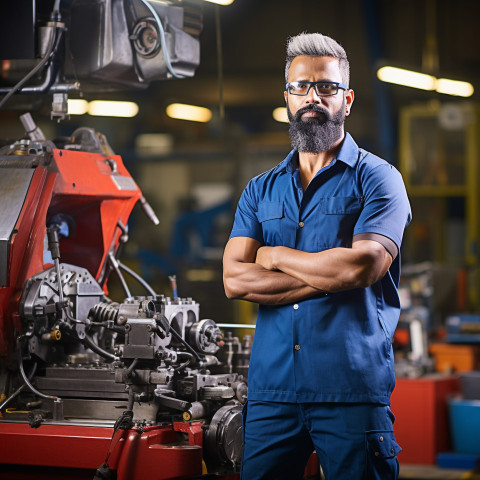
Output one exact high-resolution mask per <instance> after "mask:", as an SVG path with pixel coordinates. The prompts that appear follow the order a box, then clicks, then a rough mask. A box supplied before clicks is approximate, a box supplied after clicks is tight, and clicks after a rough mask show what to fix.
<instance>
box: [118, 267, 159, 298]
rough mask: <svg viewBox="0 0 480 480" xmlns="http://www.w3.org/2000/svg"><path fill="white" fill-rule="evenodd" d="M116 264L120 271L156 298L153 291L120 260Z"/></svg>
mask: <svg viewBox="0 0 480 480" xmlns="http://www.w3.org/2000/svg"><path fill="white" fill-rule="evenodd" d="M117 263H118V266H119V267H120V268H121V269H122V270H124V271H125V272H127V273H128V274H130V275H131V276H132V277H133V278H134V279H135V280H137V282H138V283H140V284H141V285H142V286H143V287H144V288H145V290H147V291H148V293H149V294H150V295H151V296H152V297H156V296H157V293H156V292H155V290H154V289H153V288H152V287H151V286H150V285H149V284H148V283H147V282H146V281H145V280H144V279H143V278H142V277H141V276H140V275H138V273H136V272H134V271H133V270H132V269H131V268H128V267H127V266H126V265H124V264H123V263H122V262H121V261H120V260H117Z"/></svg>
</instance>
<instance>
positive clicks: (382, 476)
mask: <svg viewBox="0 0 480 480" xmlns="http://www.w3.org/2000/svg"><path fill="white" fill-rule="evenodd" d="M365 447H366V464H367V468H366V470H365V473H366V477H365V479H364V480H396V479H397V478H398V472H399V465H398V460H397V455H398V453H400V452H401V451H402V449H401V448H400V446H399V445H398V443H397V442H396V440H395V435H394V433H393V430H372V431H369V432H365Z"/></svg>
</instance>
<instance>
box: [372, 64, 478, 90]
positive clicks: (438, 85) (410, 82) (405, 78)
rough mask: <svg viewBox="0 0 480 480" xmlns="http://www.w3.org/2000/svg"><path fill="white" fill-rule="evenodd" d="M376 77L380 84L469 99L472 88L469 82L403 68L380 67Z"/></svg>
mask: <svg viewBox="0 0 480 480" xmlns="http://www.w3.org/2000/svg"><path fill="white" fill-rule="evenodd" d="M377 77H378V78H379V80H382V82H388V83H395V84H397V85H403V86H405V87H412V88H420V89H421V90H430V91H433V90H435V91H437V92H438V93H444V94H446V95H456V96H460V97H470V96H472V95H473V92H474V88H473V85H472V84H471V83H469V82H461V81H458V80H450V79H448V78H436V77H434V76H432V75H427V74H425V73H420V72H414V71H412V70H406V69H404V68H397V67H382V68H379V69H378V71H377Z"/></svg>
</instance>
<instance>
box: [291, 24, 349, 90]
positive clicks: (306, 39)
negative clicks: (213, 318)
mask: <svg viewBox="0 0 480 480" xmlns="http://www.w3.org/2000/svg"><path fill="white" fill-rule="evenodd" d="M303 55H304V56H308V57H333V58H338V61H339V63H340V73H341V75H342V82H343V83H345V85H348V84H349V81H350V64H349V63H348V59H347V54H346V52H345V50H344V48H343V47H342V46H341V45H340V44H339V43H338V42H336V41H335V40H334V39H333V38H330V37H327V36H326V35H322V34H321V33H300V34H298V35H296V36H294V37H290V38H289V39H288V41H287V61H286V65H285V82H286V83H288V71H289V70H290V64H291V63H292V61H293V59H294V58H295V57H298V56H303Z"/></svg>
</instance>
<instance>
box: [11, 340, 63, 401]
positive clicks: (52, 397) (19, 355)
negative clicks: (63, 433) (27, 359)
mask: <svg viewBox="0 0 480 480" xmlns="http://www.w3.org/2000/svg"><path fill="white" fill-rule="evenodd" d="M22 338H23V337H22V336H20V337H18V338H17V347H16V350H17V360H18V368H19V370H20V375H21V376H22V379H23V382H24V383H25V385H26V386H27V387H28V388H29V389H30V390H31V391H32V392H33V393H34V394H35V395H37V396H38V397H41V398H46V399H48V400H55V401H56V402H61V401H62V399H61V398H60V397H56V396H55V395H47V394H45V393H42V392H40V391H38V390H37V389H36V388H35V387H34V386H33V385H32V384H31V383H30V381H29V380H28V378H27V375H26V374H25V370H24V368H23V360H22V348H21V344H20V342H21V341H22Z"/></svg>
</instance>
